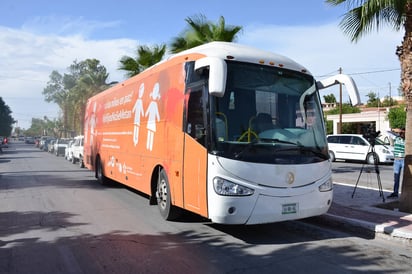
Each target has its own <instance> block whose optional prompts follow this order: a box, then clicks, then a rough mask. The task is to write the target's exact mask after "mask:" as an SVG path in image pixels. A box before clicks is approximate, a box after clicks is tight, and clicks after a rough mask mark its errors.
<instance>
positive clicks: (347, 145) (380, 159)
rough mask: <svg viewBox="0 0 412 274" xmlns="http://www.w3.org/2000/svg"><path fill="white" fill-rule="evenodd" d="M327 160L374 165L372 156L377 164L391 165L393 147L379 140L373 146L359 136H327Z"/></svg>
mask: <svg viewBox="0 0 412 274" xmlns="http://www.w3.org/2000/svg"><path fill="white" fill-rule="evenodd" d="M327 140H328V146H329V158H330V160H331V161H332V162H333V161H335V160H336V159H342V160H353V161H363V162H366V163H368V164H374V154H373V151H374V152H375V157H376V160H377V163H393V160H394V157H393V147H391V146H389V145H386V144H385V143H384V142H382V141H381V140H380V139H378V138H376V139H375V145H374V146H372V145H371V143H370V142H369V141H368V140H367V139H366V138H364V137H363V135H361V134H335V135H328V136H327Z"/></svg>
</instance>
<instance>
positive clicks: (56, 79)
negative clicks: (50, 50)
mask: <svg viewBox="0 0 412 274" xmlns="http://www.w3.org/2000/svg"><path fill="white" fill-rule="evenodd" d="M64 77H67V76H66V75H65V76H62V75H61V74H60V73H59V72H58V71H55V70H54V71H52V73H51V74H50V76H49V78H50V80H49V81H48V82H47V86H46V87H45V88H44V89H43V95H44V100H45V101H46V102H48V103H50V102H54V103H56V104H57V105H58V106H59V107H60V109H61V110H62V113H63V127H64V128H68V118H69V117H68V115H69V114H68V111H69V105H70V102H69V100H68V99H69V92H70V90H69V89H68V87H67V86H66V85H65V84H64V82H65V81H64Z"/></svg>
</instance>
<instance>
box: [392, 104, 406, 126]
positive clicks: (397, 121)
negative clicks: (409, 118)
mask: <svg viewBox="0 0 412 274" xmlns="http://www.w3.org/2000/svg"><path fill="white" fill-rule="evenodd" d="M388 119H389V126H390V128H405V124H406V111H405V106H399V107H395V108H391V109H390V110H389V113H388Z"/></svg>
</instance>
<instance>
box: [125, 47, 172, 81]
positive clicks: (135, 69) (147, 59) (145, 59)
mask: <svg viewBox="0 0 412 274" xmlns="http://www.w3.org/2000/svg"><path fill="white" fill-rule="evenodd" d="M165 54H166V45H164V44H162V45H154V46H153V47H149V46H144V45H143V46H139V47H137V54H136V57H135V58H134V57H130V56H123V57H122V58H121V59H120V61H119V62H120V67H119V70H124V71H126V76H127V77H129V78H130V77H133V76H135V75H137V74H139V73H140V72H142V71H143V70H145V69H147V68H149V67H151V66H153V65H154V64H156V63H158V62H160V61H161V60H162V59H163V57H164V55H165Z"/></svg>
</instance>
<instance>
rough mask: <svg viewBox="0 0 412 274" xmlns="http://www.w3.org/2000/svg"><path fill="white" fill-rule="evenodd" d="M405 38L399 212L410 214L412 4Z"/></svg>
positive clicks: (401, 51) (401, 50)
mask: <svg viewBox="0 0 412 274" xmlns="http://www.w3.org/2000/svg"><path fill="white" fill-rule="evenodd" d="M405 15H406V17H405V36H404V38H403V41H402V46H401V47H400V48H398V50H397V54H398V56H399V60H400V63H401V80H402V91H403V94H404V97H405V100H406V125H405V168H404V172H403V180H402V188H401V197H400V200H399V210H400V211H403V212H409V213H412V3H410V2H408V3H407V4H406V14H405Z"/></svg>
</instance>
